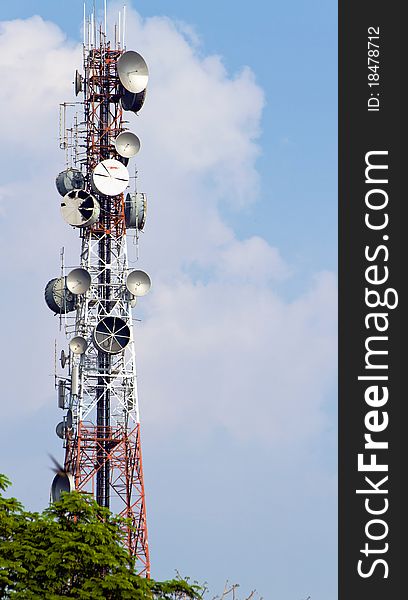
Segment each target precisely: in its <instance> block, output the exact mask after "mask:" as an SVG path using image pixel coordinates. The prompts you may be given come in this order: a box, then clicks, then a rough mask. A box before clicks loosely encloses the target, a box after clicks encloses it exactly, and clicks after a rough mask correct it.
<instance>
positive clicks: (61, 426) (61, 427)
mask: <svg viewBox="0 0 408 600" xmlns="http://www.w3.org/2000/svg"><path fill="white" fill-rule="evenodd" d="M55 433H56V434H57V436H58V437H59V438H61V439H62V440H63V439H64V438H65V436H66V435H67V426H66V425H65V423H64V421H61V422H60V423H58V425H57V426H56V428H55Z"/></svg>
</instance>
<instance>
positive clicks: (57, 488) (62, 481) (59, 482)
mask: <svg viewBox="0 0 408 600" xmlns="http://www.w3.org/2000/svg"><path fill="white" fill-rule="evenodd" d="M74 489H75V482H74V478H73V477H72V475H71V473H67V472H64V471H61V472H59V473H57V474H56V475H55V477H54V479H53V482H52V485H51V500H52V501H53V502H58V500H61V494H62V493H63V492H73V491H74Z"/></svg>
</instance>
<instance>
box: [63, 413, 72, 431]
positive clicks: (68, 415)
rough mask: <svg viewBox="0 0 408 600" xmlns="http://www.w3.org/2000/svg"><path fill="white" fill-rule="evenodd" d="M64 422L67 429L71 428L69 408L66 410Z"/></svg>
mask: <svg viewBox="0 0 408 600" xmlns="http://www.w3.org/2000/svg"><path fill="white" fill-rule="evenodd" d="M65 423H66V424H67V429H72V410H71V409H70V408H69V409H68V412H67V416H66V417H65Z"/></svg>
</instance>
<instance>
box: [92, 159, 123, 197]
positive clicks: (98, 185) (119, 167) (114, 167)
mask: <svg viewBox="0 0 408 600" xmlns="http://www.w3.org/2000/svg"><path fill="white" fill-rule="evenodd" d="M92 182H93V185H94V187H95V189H96V190H97V191H98V192H100V193H101V194H104V195H105V196H117V195H118V194H121V193H122V192H124V191H125V189H126V188H127V186H128V185H129V171H128V170H127V168H126V167H125V165H123V164H122V163H121V162H119V161H118V160H115V159H114V158H108V159H107V160H103V161H102V162H100V163H99V164H98V165H96V167H95V169H94V171H93V174H92Z"/></svg>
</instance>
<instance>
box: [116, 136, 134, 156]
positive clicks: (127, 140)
mask: <svg viewBox="0 0 408 600" xmlns="http://www.w3.org/2000/svg"><path fill="white" fill-rule="evenodd" d="M115 148H116V152H117V153H118V154H120V156H123V157H124V158H132V156H136V154H137V153H138V152H139V150H140V140H139V138H138V137H137V135H135V134H134V133H131V132H130V131H123V132H122V133H120V134H119V135H118V137H117V138H116V140H115Z"/></svg>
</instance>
